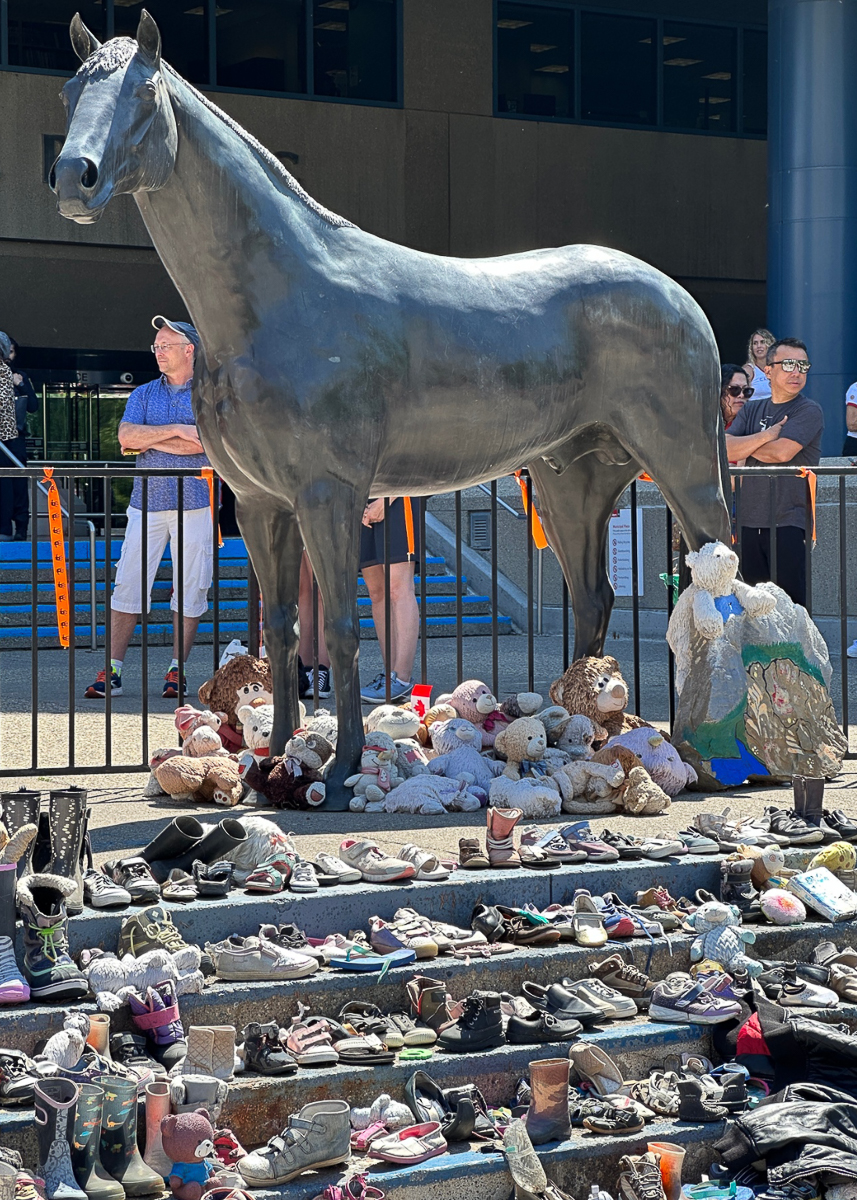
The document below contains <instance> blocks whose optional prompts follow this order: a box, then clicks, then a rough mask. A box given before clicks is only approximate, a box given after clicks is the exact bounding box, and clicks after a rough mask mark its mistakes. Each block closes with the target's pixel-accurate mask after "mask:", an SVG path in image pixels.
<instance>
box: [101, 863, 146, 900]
mask: <svg viewBox="0 0 857 1200" xmlns="http://www.w3.org/2000/svg"><path fill="white" fill-rule="evenodd" d="M101 869H102V871H103V872H104V874H105V875H108V876H109V877H110V878H111V879H112V880H113V882H114V883H116V884H118V885H119V887H121V888H124V889H125V891H126V892H128V894H129V895H130V897H131V903H132V904H156V903H157V902H158V900H160V898H161V889H160V887H159V886H158V883H157V880H156V879H155V877H154V875H153V874H152V872H151V871H150V870H149V864H148V863H147V862H146V860H145V858H142V857H141V856H140V855H139V854H137V855H134V856H133V857H132V858H120V859H117V861H116V862H114V863H104V865H103V867H102V868H101Z"/></svg>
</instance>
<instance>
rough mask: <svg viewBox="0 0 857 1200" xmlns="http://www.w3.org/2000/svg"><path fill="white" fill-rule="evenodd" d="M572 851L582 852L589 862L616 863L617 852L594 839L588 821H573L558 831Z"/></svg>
mask: <svg viewBox="0 0 857 1200" xmlns="http://www.w3.org/2000/svg"><path fill="white" fill-rule="evenodd" d="M560 833H561V834H562V836H563V838H564V839H565V841H566V843H567V844H568V845H569V846H570V847H571V849H572V850H584V851H585V852H586V857H587V859H588V861H589V862H618V861H619V851H618V850H616V849H615V847H613V846H608V845H607V844H606V842H602V841H601V840H600V839H599V838H597V837H595V835H594V834H593V833H592V830H591V829H590V828H589V822H588V821H574V822H573V823H572V824H571V825H564V826H563V827H562V829H561V830H560Z"/></svg>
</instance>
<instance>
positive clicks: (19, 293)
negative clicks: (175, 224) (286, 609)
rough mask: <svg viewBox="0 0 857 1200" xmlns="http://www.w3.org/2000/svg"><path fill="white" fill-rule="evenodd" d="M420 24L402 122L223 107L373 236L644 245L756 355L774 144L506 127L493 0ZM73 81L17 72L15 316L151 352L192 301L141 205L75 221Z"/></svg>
mask: <svg viewBox="0 0 857 1200" xmlns="http://www.w3.org/2000/svg"><path fill="white" fill-rule="evenodd" d="M403 12H404V18H403V43H404V59H403V80H404V107H403V108H402V109H389V108H375V107H371V106H363V105H349V104H332V103H324V102H319V101H302V100H279V99H272V98H267V97H259V96H248V95H239V94H230V93H217V94H215V95H214V99H215V101H216V102H217V103H218V104H220V105H221V106H222V107H223V108H225V109H226V110H227V111H228V112H229V113H231V114H232V115H233V116H235V117H236V118H237V119H238V120H239V121H241V122H242V123H243V124H244V125H246V127H247V128H248V129H249V130H250V131H251V132H252V133H254V134H255V135H256V136H257V137H258V138H259V139H260V140H261V141H262V142H263V143H264V144H265V145H266V146H268V147H269V148H270V149H271V150H273V151H274V152H278V151H290V152H291V153H293V154H297V155H298V156H299V162H298V164H297V166H296V167H295V174H297V176H298V177H299V178H300V180H301V182H302V183H303V184H304V186H305V187H306V188H307V189H308V190H309V191H310V192H311V193H312V194H313V195H315V196H317V197H318V199H319V200H320V201H322V203H324V204H326V205H328V206H330V207H331V208H333V209H334V210H336V211H339V212H342V213H344V214H345V215H347V216H348V217H349V218H350V219H352V220H353V221H355V222H357V223H358V224H359V225H361V226H363V227H364V228H366V229H369V230H371V231H372V232H373V233H376V234H378V235H380V236H382V237H386V238H389V239H391V240H393V241H397V242H401V243H404V244H407V245H411V246H415V247H417V248H419V249H422V250H427V251H431V252H434V253H438V254H455V255H464V256H472V255H494V254H503V253H509V252H513V251H519V250H526V249H529V248H532V247H535V246H541V245H556V244H563V243H567V242H595V243H600V244H604V245H609V246H614V247H617V248H619V249H622V250H626V251H628V252H629V253H632V254H635V255H638V256H639V257H641V258H644V259H646V260H648V261H649V262H652V263H654V264H655V265H656V266H658V267H660V268H661V269H662V270H664V271H666V272H668V273H669V274H671V275H674V276H675V277H676V278H678V279H679V280H680V281H681V282H682V283H683V285H684V286H685V287H687V288H688V290H689V291H691V292H692V293H693V294H694V295H695V296H696V297H697V298H698V299H699V300H700V302H701V303H702V304H703V307H705V308H706V311H707V312H708V313H709V316H710V318H711V320H712V323H713V324H714V327H715V332H716V333H717V334H718V336H719V338H720V340H721V346H722V350H723V354H724V356H725V357H738V356H740V354H741V353H742V351H743V342H744V340H745V337H746V333H747V330H748V329H750V328H752V327H753V326H754V325H756V324H759V323H760V322H761V321H762V319H763V316H764V277H765V186H766V183H765V172H766V165H765V145H764V143H762V142H758V141H746V140H741V139H737V138H718V137H703V136H695V135H691V134H688V135H681V134H662V133H654V132H646V131H640V130H625V129H605V128H595V127H591V126H590V127H587V126H582V125H563V124H552V123H549V122H536V121H519V120H515V119H509V118H505V117H504V118H502V119H500V118H494V117H492V115H491V113H492V96H493V80H492V70H493V43H492V3H491V0H467V3H461V0H404V9H403ZM165 49H166V54H167V57H169V47H168V46H167V47H166V48H165ZM61 85H62V79H61V78H59V77H55V76H44V75H25V74H17V73H14V72H2V73H0V111H2V112H3V115H4V163H3V166H2V171H3V180H2V183H3V186H2V187H0V256H2V257H3V258H6V259H8V260H10V261H8V262H7V263H5V264H4V266H5V267H6V269H5V270H3V271H0V313H3V314H7V313H9V314H12V313H14V321H12V320H11V319H9V318H7V317H5V316H4V318H3V320H4V323H6V324H7V325H9V326H10V327H12V326H14V328H13V332H14V334H15V336H16V337H17V338H18V340H19V341H21V342H22V343H25V344H28V345H35V346H45V347H69V348H72V347H74V348H81V349H84V348H91V349H105V350H106V349H128V350H139V349H142V348H144V347H145V346H147V345H148V344H149V340H150V331H148V332H147V329H148V321H147V319H146V315H147V314H149V313H152V312H157V311H168V312H173V313H178V312H179V311H180V309H181V304H180V301H179V300H178V297H177V295H176V293H175V291H174V289H173V287H172V284H171V282H170V281H169V279H168V278H167V276H166V274H165V273H164V271H163V269H162V268H161V266H160V264H159V262H158V259H157V256H156V255H155V253H154V251H153V250H152V249H151V246H150V243H149V240H148V237H147V235H146V231H145V229H144V228H143V225H142V222H141V221H140V218H139V216H138V214H137V210H136V206H135V205H134V203H133V201H132V200H131V199H130V198H129V197H119V198H117V199H116V200H114V201H113V203H112V204H111V207H110V210H109V211H108V212H107V213H106V214H105V216H104V217H103V218H102V220H101V221H100V222H99V223H98V224H97V225H96V226H92V227H83V226H77V225H74V224H72V223H70V222H68V221H64V220H62V219H61V218H60V217H59V216H58V215H57V214H56V211H55V207H54V199H53V196H52V195H51V193H50V192H49V190H48V188H47V186H46V184H45V182H44V166H43V144H42V138H43V135H45V134H57V133H60V132H61V131H62V129H63V126H64V119H63V112H62V107H61V105H60V102H59V100H58V98H57V93H58V91H59V88H60V86H61ZM736 180H740V186H735V185H734V181H736ZM730 181H732V182H730Z"/></svg>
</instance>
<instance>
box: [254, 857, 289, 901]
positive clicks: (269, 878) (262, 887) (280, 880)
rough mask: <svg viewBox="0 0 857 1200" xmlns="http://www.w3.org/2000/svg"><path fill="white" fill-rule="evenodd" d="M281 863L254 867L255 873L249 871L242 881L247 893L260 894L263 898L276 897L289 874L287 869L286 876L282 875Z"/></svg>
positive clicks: (283, 886)
mask: <svg viewBox="0 0 857 1200" xmlns="http://www.w3.org/2000/svg"><path fill="white" fill-rule="evenodd" d="M282 867H283V864H282V863H279V862H278V863H273V862H269V863H264V864H263V865H262V866H261V867H256V869H255V871H251V872H250V874H249V875H248V876H247V878H246V879H245V880H244V889H245V891H248V892H255V893H261V894H262V895H265V896H273V895H276V893H277V892H281V891H282V890H283V889H284V888H285V886H286V882H287V880H288V878H289V875H290V874H291V868H290V867H289V871H288V874H286V875H284V874H283V871H282Z"/></svg>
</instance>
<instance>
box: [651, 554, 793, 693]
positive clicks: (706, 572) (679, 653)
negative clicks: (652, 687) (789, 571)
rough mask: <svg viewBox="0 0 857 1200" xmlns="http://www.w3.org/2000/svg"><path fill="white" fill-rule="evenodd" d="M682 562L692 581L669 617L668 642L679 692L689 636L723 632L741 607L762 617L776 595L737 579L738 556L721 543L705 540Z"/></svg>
mask: <svg viewBox="0 0 857 1200" xmlns="http://www.w3.org/2000/svg"><path fill="white" fill-rule="evenodd" d="M685 561H686V562H687V565H688V566H689V567H690V574H691V579H692V582H691V584H690V586H689V587H686V588H685V590H684V591H683V592H682V594H681V595H680V596H679V598H678V601H677V602H676V606H675V608H674V609H673V612H672V616H671V617H670V623H669V629H668V630H667V641H668V642H669V645H670V649H671V650H672V652H673V654H674V655H675V663H676V680H675V682H676V690H677V691H678V692H681V691H682V688H683V687H684V683H685V680H686V679H687V674H688V671H689V668H690V662H691V653H690V649H691V635H692V633H693V632H694V631H695V632H696V633H698V634H699V635H700V636H701V637H703V638H705V639H706V640H707V641H714V639H715V638H719V637H721V636H722V634H723V629H724V626H725V623H726V621H728V620H729V617H730V616H732V615H733V614H737V613H740V612H741V611H742V610H743V611H744V612H746V613H747V615H748V616H749V617H765V616H768V615H769V614H770V613H772V612H773V611H774V609H775V608H776V606H777V600H776V596H775V595H774V594H772V593H771V592H769V591H768V590H767V589H765V588H760V587H750V586H749V584H746V583H743V582H742V581H741V580H740V579H738V578H737V575H738V555H737V554H736V553H735V552H734V550H730V549H729V547H728V546H724V544H723V542H706V544H705V545H704V546H703V547H702V549H701V550H697V551H695V552H694V551H691V553H689V554H688V555H686V559H685Z"/></svg>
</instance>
